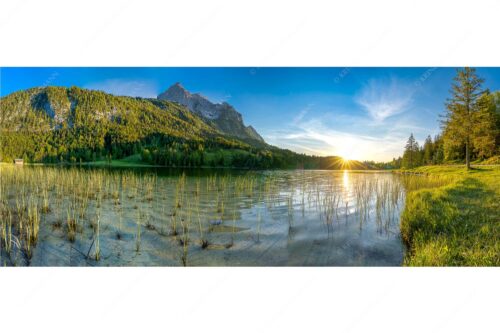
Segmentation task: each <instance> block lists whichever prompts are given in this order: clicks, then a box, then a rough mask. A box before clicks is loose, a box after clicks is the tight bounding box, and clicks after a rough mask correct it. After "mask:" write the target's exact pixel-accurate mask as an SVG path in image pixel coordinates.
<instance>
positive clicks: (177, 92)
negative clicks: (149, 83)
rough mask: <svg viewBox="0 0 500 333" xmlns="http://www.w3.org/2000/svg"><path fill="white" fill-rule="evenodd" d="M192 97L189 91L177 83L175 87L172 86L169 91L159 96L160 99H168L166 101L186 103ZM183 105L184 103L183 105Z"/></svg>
mask: <svg viewBox="0 0 500 333" xmlns="http://www.w3.org/2000/svg"><path fill="white" fill-rule="evenodd" d="M190 96H191V94H190V93H189V91H187V90H186V89H185V88H184V87H183V86H182V84H181V83H180V82H176V83H174V84H173V85H171V86H170V87H169V88H168V89H167V90H165V91H164V92H163V93H161V94H160V95H158V99H166V100H173V101H177V100H179V103H181V102H180V101H181V100H182V101H184V100H186V99H188V98H189V97H190ZM181 104H183V103H181Z"/></svg>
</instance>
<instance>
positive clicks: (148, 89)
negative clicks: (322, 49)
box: [85, 79, 158, 98]
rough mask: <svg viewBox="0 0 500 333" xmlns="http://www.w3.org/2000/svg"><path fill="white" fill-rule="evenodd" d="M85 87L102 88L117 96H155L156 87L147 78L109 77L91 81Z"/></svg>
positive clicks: (156, 93)
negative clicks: (103, 79) (99, 80)
mask: <svg viewBox="0 0 500 333" xmlns="http://www.w3.org/2000/svg"><path fill="white" fill-rule="evenodd" d="M85 88H87V89H94V90H102V91H105V92H107V93H110V94H113V95H118V96H131V97H148V98H150V97H156V96H157V95H158V87H157V86H156V84H155V83H154V82H151V81H147V80H124V79H110V80H105V81H101V82H93V83H90V84H88V85H86V86H85Z"/></svg>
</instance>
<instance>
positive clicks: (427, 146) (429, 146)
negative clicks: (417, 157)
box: [423, 135, 434, 164]
mask: <svg viewBox="0 0 500 333" xmlns="http://www.w3.org/2000/svg"><path fill="white" fill-rule="evenodd" d="M433 155H434V145H433V143H432V138H431V136H430V135H428V136H427V138H426V139H425V142H424V158H423V163H424V164H431V163H432V156H433Z"/></svg>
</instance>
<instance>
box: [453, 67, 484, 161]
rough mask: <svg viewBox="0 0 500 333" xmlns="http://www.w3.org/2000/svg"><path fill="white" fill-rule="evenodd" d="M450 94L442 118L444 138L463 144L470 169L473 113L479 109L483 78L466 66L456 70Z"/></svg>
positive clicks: (455, 143)
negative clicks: (445, 111) (443, 117)
mask: <svg viewBox="0 0 500 333" xmlns="http://www.w3.org/2000/svg"><path fill="white" fill-rule="evenodd" d="M453 81H454V82H453V84H452V89H451V91H450V92H451V95H452V97H451V98H450V99H448V102H447V103H446V108H447V113H446V115H445V119H444V120H443V126H444V140H445V145H446V141H449V143H450V144H451V145H452V146H456V145H461V144H464V145H465V165H466V167H467V169H470V154H471V148H472V147H471V146H472V143H473V142H472V141H473V140H472V139H473V130H474V127H475V125H476V124H475V122H476V117H475V116H474V114H475V113H476V112H478V110H479V109H480V103H478V100H479V97H480V96H481V95H482V94H483V91H482V90H481V84H482V83H483V81H484V80H483V79H481V78H479V77H478V76H477V75H476V70H475V69H473V68H469V67H466V68H464V69H461V70H457V75H456V76H455V78H454V79H453Z"/></svg>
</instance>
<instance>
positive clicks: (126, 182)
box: [4, 168, 404, 266]
mask: <svg viewBox="0 0 500 333" xmlns="http://www.w3.org/2000/svg"><path fill="white" fill-rule="evenodd" d="M23 174H25V175H23ZM4 179H5V182H4V183H5V184H6V185H4V187H5V189H4V190H6V191H11V192H12V193H15V191H16V186H19V184H23V185H22V186H23V190H22V191H23V192H22V193H38V192H40V191H42V190H44V191H46V192H44V193H46V195H47V197H46V198H45V199H44V200H47V201H48V202H50V210H49V211H48V213H47V214H45V215H44V217H43V222H44V224H42V225H41V231H40V233H41V237H40V240H39V242H38V245H37V249H36V251H35V254H34V256H33V259H32V261H31V264H35V265H87V264H92V265H114V266H122V265H125V266H136V265H139V266H150V265H163V266H165V265H197V266H206V265H219V266H233V265H238V266H241V265H243V266H254V265H257V266H276V265H280V266H281V265H291V266H304V265H313V266H318V265H330V266H343V265H354V266H366V265H399V264H400V263H401V260H402V245H401V241H400V239H399V212H400V208H401V206H402V202H403V198H404V197H403V195H401V192H402V190H401V187H400V186H399V185H398V184H399V183H398V179H397V178H395V177H394V176H393V175H391V174H385V173H360V172H355V173H353V172H349V171H347V170H344V171H338V172H337V171H334V172H332V171H262V172H261V171H258V172H241V171H238V172H230V171H224V172H223V173H222V172H218V171H216V172H209V171H208V172H207V171H204V172H203V173H197V174H191V173H190V172H189V171H188V172H187V173H184V172H177V173H173V171H170V170H168V171H167V170H165V169H157V170H144V169H138V170H134V171H133V172H132V171H130V170H127V171H124V170H112V169H107V170H96V169H60V168H38V169H36V168H23V169H22V172H21V173H17V174H9V173H7V174H6V177H4ZM9 184H12V188H10V187H9V186H10V185H9ZM14 200H15V199H13V202H12V204H13V205H15V201H14ZM75 207H76V208H75ZM72 209H77V211H78V214H74V217H73V219H74V220H75V222H76V223H77V224H78V225H77V230H78V234H77V236H76V241H75V242H74V243H71V244H69V246H68V241H67V237H66V235H65V232H66V228H65V227H60V225H61V224H62V225H64V224H65V223H66V222H65V219H66V216H67V214H68V212H70V213H71V212H72ZM96 216H99V221H100V230H99V233H98V239H99V244H100V246H101V249H100V253H101V258H102V259H101V260H100V261H89V259H88V258H85V257H84V256H82V255H81V253H89V251H90V250H89V248H91V249H92V246H94V245H93V244H95V239H96V237H97V236H96V231H95V230H96V229H95V228H96V225H95V217H96ZM54 226H58V227H57V228H56V227H54ZM68 249H72V250H71V251H69V250H68ZM74 249H76V250H74ZM92 251H93V250H92ZM40 253H43V255H42V254H40Z"/></svg>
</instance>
